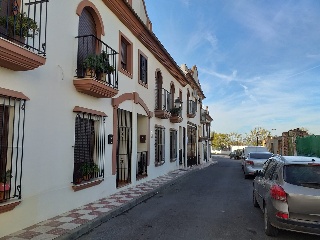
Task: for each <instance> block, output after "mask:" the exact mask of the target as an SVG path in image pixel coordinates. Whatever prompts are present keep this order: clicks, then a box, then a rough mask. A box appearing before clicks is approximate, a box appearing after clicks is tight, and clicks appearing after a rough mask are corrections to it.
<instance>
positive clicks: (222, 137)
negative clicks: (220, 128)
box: [211, 133, 230, 150]
mask: <svg viewBox="0 0 320 240" xmlns="http://www.w3.org/2000/svg"><path fill="white" fill-rule="evenodd" d="M211 136H212V137H213V139H212V144H211V145H212V148H213V149H217V150H227V149H229V146H230V138H229V134H226V133H212V135H211Z"/></svg>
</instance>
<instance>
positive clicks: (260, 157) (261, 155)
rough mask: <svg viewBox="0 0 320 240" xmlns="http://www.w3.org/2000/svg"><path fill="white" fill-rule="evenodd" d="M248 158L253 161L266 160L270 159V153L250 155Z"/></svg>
mask: <svg viewBox="0 0 320 240" xmlns="http://www.w3.org/2000/svg"><path fill="white" fill-rule="evenodd" d="M249 157H250V158H255V159H268V158H271V157H272V153H270V154H269V153H250V156H249Z"/></svg>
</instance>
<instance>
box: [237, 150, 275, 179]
mask: <svg viewBox="0 0 320 240" xmlns="http://www.w3.org/2000/svg"><path fill="white" fill-rule="evenodd" d="M272 155H273V154H272V153H270V152H250V153H248V157H247V158H244V159H242V170H243V173H244V178H249V177H250V176H254V173H255V172H256V171H259V170H262V167H263V164H264V163H265V162H266V161H267V160H268V159H269V158H270V157H272Z"/></svg>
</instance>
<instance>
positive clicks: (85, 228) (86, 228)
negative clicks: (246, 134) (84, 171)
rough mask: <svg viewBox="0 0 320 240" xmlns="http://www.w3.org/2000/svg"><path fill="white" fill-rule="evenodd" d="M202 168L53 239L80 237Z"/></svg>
mask: <svg viewBox="0 0 320 240" xmlns="http://www.w3.org/2000/svg"><path fill="white" fill-rule="evenodd" d="M211 164H215V162H214V161H212V163H210V164H208V166H210V165H211ZM208 166H206V167H208ZM203 168H204V167H203ZM203 168H194V169H192V170H189V171H187V172H186V173H184V174H183V175H180V176H177V177H176V178H174V179H171V180H169V181H168V182H166V183H164V184H163V185H161V186H158V187H156V188H154V189H152V190H150V192H148V193H145V194H143V195H142V196H140V197H137V198H135V199H132V200H130V201H128V202H127V203H124V204H123V205H121V206H119V207H118V208H116V209H114V210H111V211H109V212H107V213H105V214H103V215H102V216H100V217H97V218H95V219H93V220H91V221H90V222H88V223H85V224H83V225H81V226H79V227H77V228H75V229H73V230H71V231H70V232H68V233H66V234H64V235H61V236H59V237H57V238H55V239H56V240H74V239H77V238H79V237H81V236H82V235H85V234H86V233H88V232H90V231H91V230H93V229H94V228H96V227H98V226H100V225H101V224H103V223H105V222H107V221H109V220H110V219H112V218H114V217H117V216H119V215H120V214H122V213H124V212H126V211H128V210H130V209H131V208H133V207H135V206H137V205H139V204H140V203H142V202H144V201H146V200H148V199H150V198H152V197H153V196H155V195H156V194H158V193H159V192H161V191H163V190H164V189H166V188H168V187H170V186H172V185H174V184H175V183H177V182H178V181H181V180H182V179H183V178H185V177H187V176H188V175H190V174H191V173H194V172H197V171H200V170H202V169H203Z"/></svg>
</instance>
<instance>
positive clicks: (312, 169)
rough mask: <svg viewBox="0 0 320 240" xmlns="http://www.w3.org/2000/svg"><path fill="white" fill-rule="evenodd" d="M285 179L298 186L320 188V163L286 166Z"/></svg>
mask: <svg viewBox="0 0 320 240" xmlns="http://www.w3.org/2000/svg"><path fill="white" fill-rule="evenodd" d="M284 180H285V181H286V182H287V183H291V184H294V185H297V186H303V187H309V188H317V189H320V165H312V164H310V165H301V164H300V165H298V164H297V165H287V166H284Z"/></svg>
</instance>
